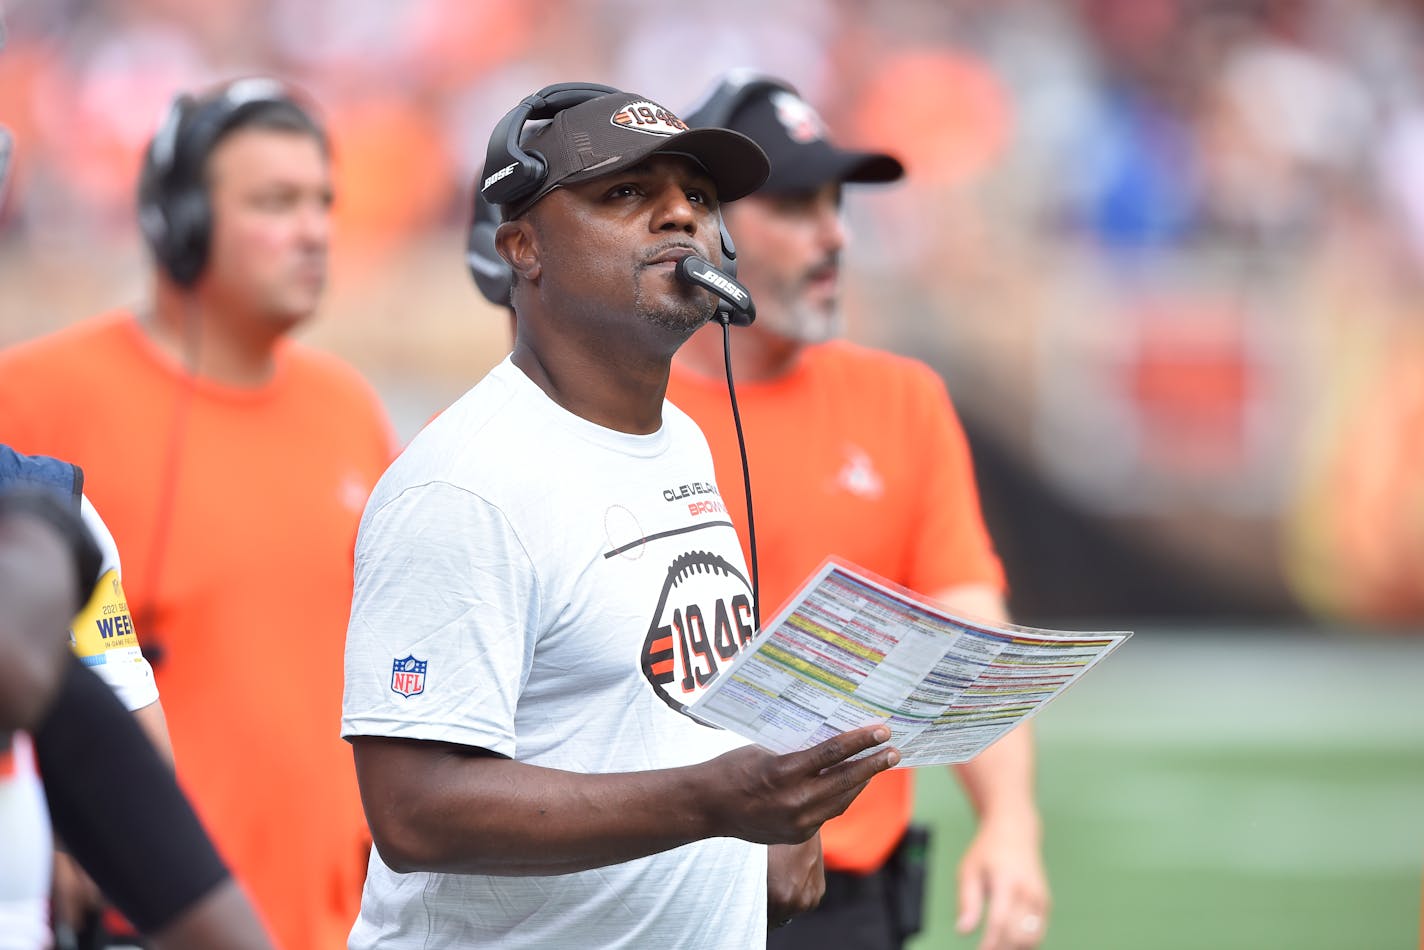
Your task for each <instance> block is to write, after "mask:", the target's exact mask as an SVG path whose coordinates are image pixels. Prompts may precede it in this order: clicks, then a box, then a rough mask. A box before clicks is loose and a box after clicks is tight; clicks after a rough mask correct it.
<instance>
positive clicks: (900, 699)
mask: <svg viewBox="0 0 1424 950" xmlns="http://www.w3.org/2000/svg"><path fill="white" fill-rule="evenodd" d="M1129 636H1131V634H1130V633H1125V632H1123V633H1119V632H1113V633H1066V632H1063V631H1056V630H1036V629H1032V628H1029V627H1019V626H1015V625H1012V624H1005V625H1002V626H989V625H986V624H982V623H979V622H977V621H970V620H966V619H963V618H959V617H955V616H953V615H951V614H948V613H946V612H944V611H943V610H941V609H939V608H937V607H934V606H932V605H931V604H929V603H927V602H925V601H924V600H922V599H921V598H919V597H917V596H916V595H914V594H911V593H909V592H907V591H903V590H898V589H896V588H894V587H892V586H891V585H889V584H886V583H883V582H880V581H877V580H874V579H872V578H870V577H869V576H866V575H865V574H864V573H863V572H861V571H859V570H857V569H856V568H854V567H853V566H851V565H848V564H845V563H842V562H837V561H828V562H827V563H826V564H824V565H822V567H821V568H820V570H818V571H817V572H816V573H815V574H813V575H812V576H811V578H810V579H809V580H808V581H807V582H806V584H805V585H804V586H803V587H802V589H801V591H800V593H798V594H797V595H796V597H794V598H793V599H792V601H791V603H790V604H788V605H787V606H786V607H785V608H784V609H783V610H782V612H781V613H780V614H779V615H778V616H777V617H776V619H775V620H773V621H772V623H771V624H769V625H768V626H767V628H766V629H765V630H764V631H763V632H762V633H761V634H759V635H758V637H757V639H756V642H755V643H754V645H753V648H752V649H751V650H747V651H744V652H743V653H742V654H741V655H740V656H739V657H738V658H737V660H736V661H735V662H734V663H732V664H731V665H730V666H728V667H727V668H726V669H724V670H723V671H722V674H721V675H720V676H718V677H717V679H716V680H715V681H714V682H713V683H712V685H711V686H710V687H709V688H708V689H707V691H706V692H705V693H704V694H703V695H702V696H701V697H699V698H698V700H697V702H696V703H694V704H693V705H692V706H691V707H690V708H689V712H690V713H691V714H692V715H694V716H696V717H697V718H698V719H701V720H703V721H704V722H708V723H712V724H714V725H718V726H721V727H723V728H725V729H730V730H732V731H733V732H736V733H738V734H740V735H743V736H745V737H747V738H748V739H751V740H752V741H753V742H756V743H758V744H759V745H762V746H764V747H766V748H767V749H770V750H771V751H773V752H778V753H785V752H794V751H796V750H798V749H806V748H810V747H811V746H813V745H816V744H817V743H819V742H821V741H823V740H825V739H829V738H830V737H831V736H833V735H835V734H837V733H840V732H845V731H846V730H847V729H854V728H856V727H858V726H864V725H869V724H871V723H876V722H883V723H885V724H887V725H888V726H889V727H890V744H891V745H893V746H895V748H897V749H899V750H900V754H901V760H900V766H899V767H900V768H913V767H915V766H922V765H935V764H939V763H946V762H966V761H968V760H969V759H972V758H973V757H974V756H975V755H977V754H979V753H980V752H981V751H983V750H984V748H986V747H987V746H988V745H989V744H990V743H992V742H993V741H994V740H995V739H997V738H999V737H1000V736H1002V735H1003V734H1004V733H1006V732H1008V731H1009V730H1010V729H1012V728H1013V727H1014V726H1016V725H1017V724H1018V723H1020V722H1022V721H1023V720H1024V719H1026V718H1028V717H1029V716H1031V715H1033V714H1034V713H1036V712H1038V710H1040V709H1041V708H1043V706H1044V705H1046V704H1047V703H1048V702H1049V700H1051V699H1053V698H1054V697H1055V696H1058V695H1060V694H1061V693H1062V692H1063V691H1064V690H1065V689H1067V688H1068V687H1069V686H1070V685H1072V684H1073V683H1075V682H1077V680H1078V678H1079V677H1081V676H1082V675H1083V674H1084V673H1086V672H1087V671H1088V670H1089V669H1091V668H1092V667H1093V666H1094V665H1095V664H1096V663H1097V662H1098V661H1100V660H1101V659H1103V657H1105V656H1107V655H1108V654H1109V653H1111V652H1112V651H1113V650H1115V649H1116V648H1117V647H1118V646H1120V645H1121V644H1122V643H1123V642H1124V641H1125V640H1127V638H1128V637H1129Z"/></svg>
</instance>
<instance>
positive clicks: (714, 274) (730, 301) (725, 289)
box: [677, 254, 756, 327]
mask: <svg viewBox="0 0 1424 950" xmlns="http://www.w3.org/2000/svg"><path fill="white" fill-rule="evenodd" d="M677 276H678V278H679V279H680V280H681V281H682V282H683V283H686V284H692V285H693V286H695V287H704V288H706V289H707V290H710V291H712V293H714V294H716V295H717V318H718V319H719V320H720V319H722V317H723V316H724V315H725V316H726V322H727V323H730V324H731V325H732V326H736V327H749V326H751V325H752V321H754V320H756V304H754V303H752V295H751V293H750V292H749V291H748V290H747V288H745V287H743V286H742V285H741V284H739V283H737V281H736V279H734V278H733V277H732V276H731V275H730V274H728V273H727V272H726V271H720V270H718V269H717V268H715V267H713V266H712V265H711V263H709V262H708V261H707V260H705V259H703V258H701V257H698V256H697V255H695V254H693V255H690V256H688V257H684V258H683V259H682V260H680V261H678V262H677Z"/></svg>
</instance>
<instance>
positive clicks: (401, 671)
mask: <svg viewBox="0 0 1424 950" xmlns="http://www.w3.org/2000/svg"><path fill="white" fill-rule="evenodd" d="M427 662H428V661H426V660H417V659H416V658H415V657H414V656H406V657H404V658H402V659H399V660H396V661H395V662H394V663H392V664H391V691H392V692H396V693H400V694H401V695H402V696H414V695H415V694H416V693H423V692H425V665H426V663H427Z"/></svg>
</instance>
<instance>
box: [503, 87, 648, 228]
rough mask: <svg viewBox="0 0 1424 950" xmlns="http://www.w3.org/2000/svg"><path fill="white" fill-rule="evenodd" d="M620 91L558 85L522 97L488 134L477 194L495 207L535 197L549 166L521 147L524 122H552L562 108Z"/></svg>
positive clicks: (540, 157)
mask: <svg viewBox="0 0 1424 950" xmlns="http://www.w3.org/2000/svg"><path fill="white" fill-rule="evenodd" d="M622 91H623V90H621V89H614V88H613V87H612V86H602V85H599V84H598V83H590V82H560V83H555V84H554V85H552V86H545V87H544V88H543V89H540V90H539V91H538V92H536V93H534V94H533V95H529V96H525V97H524V99H523V100H521V101H520V103H519V105H517V106H515V107H514V108H513V109H510V110H509V112H508V113H506V114H505V117H504V118H503V119H500V120H499V124H498V125H496V126H495V127H494V131H493V132H492V133H490V140H489V147H488V148H487V149H486V151H485V167H484V171H483V173H482V174H483V176H484V177H483V180H482V181H481V184H480V188H479V192H480V194H482V195H484V196H485V200H487V201H489V202H490V203H491V204H496V205H512V204H517V203H519V202H521V201H523V200H524V199H525V198H528V197H529V196H530V195H532V194H534V193H535V192H536V191H538V190H539V186H540V185H542V184H543V183H544V176H545V175H546V174H548V172H549V166H548V164H547V163H546V162H545V161H544V156H542V155H540V154H539V153H538V152H526V151H525V150H524V149H523V147H521V146H520V144H519V135H520V133H521V132H523V131H524V123H526V122H533V121H536V120H539V119H552V118H553V117H554V116H555V115H557V114H558V113H560V112H563V111H564V110H565V109H572V108H573V107H574V106H576V105H580V104H582V103H585V102H588V101H589V100H590V99H597V98H599V97H600V96H607V95H611V94H614V93H619V92H622Z"/></svg>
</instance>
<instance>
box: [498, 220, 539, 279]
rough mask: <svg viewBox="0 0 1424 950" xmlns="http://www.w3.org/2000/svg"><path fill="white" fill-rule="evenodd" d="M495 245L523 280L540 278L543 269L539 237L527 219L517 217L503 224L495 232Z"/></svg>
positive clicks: (505, 260) (500, 254)
mask: <svg viewBox="0 0 1424 950" xmlns="http://www.w3.org/2000/svg"><path fill="white" fill-rule="evenodd" d="M494 247H495V250H497V251H499V256H500V257H502V258H504V262H505V263H506V264H508V265H509V266H510V269H512V270H513V271H514V273H515V275H516V276H518V277H519V278H521V279H522V280H530V281H532V280H538V279H539V274H540V273H541V272H542V270H543V264H542V262H541V261H540V259H539V238H538V235H537V234H535V232H534V226H533V225H532V224H530V223H529V221H528V220H527V219H525V218H516V219H515V220H513V221H505V222H504V223H503V224H501V225H500V226H499V227H498V228H497V229H496V230H495V232H494Z"/></svg>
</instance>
